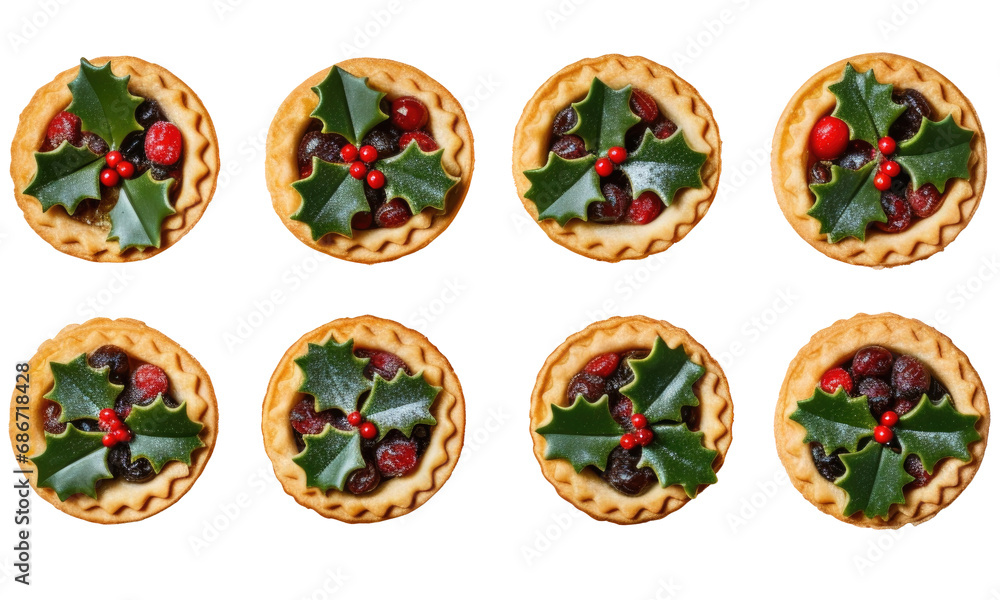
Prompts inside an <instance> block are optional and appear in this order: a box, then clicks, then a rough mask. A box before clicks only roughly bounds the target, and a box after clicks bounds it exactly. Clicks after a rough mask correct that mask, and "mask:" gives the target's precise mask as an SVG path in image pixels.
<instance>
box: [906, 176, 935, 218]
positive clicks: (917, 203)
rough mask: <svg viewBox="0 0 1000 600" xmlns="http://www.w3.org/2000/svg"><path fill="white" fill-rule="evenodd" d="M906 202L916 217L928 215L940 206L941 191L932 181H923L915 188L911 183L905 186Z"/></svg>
mask: <svg viewBox="0 0 1000 600" xmlns="http://www.w3.org/2000/svg"><path fill="white" fill-rule="evenodd" d="M906 202H907V203H908V204H909V205H910V208H911V209H913V213H914V214H915V215H917V216H918V217H921V218H924V217H929V216H931V215H933V214H934V213H936V212H937V210H938V208H940V207H941V193H940V192H938V191H937V188H936V187H934V184H933V183H925V184H924V185H922V186H920V187H919V188H917V189H915V190H914V189H913V184H912V183H911V184H910V185H908V186H906Z"/></svg>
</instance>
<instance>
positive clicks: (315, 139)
mask: <svg viewBox="0 0 1000 600" xmlns="http://www.w3.org/2000/svg"><path fill="white" fill-rule="evenodd" d="M346 145H347V140H346V139H344V138H343V137H342V136H340V135H338V134H336V133H320V132H319V131H308V132H306V134H305V135H304V136H302V141H300V142H299V150H298V153H297V155H296V158H297V159H298V163H299V176H300V177H308V176H309V175H311V174H312V159H313V157H314V156H315V157H317V158H319V159H320V160H322V161H325V162H328V163H334V162H344V161H343V159H342V158H341V156H340V149H341V148H343V147H344V146H346Z"/></svg>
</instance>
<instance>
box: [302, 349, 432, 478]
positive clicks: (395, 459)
mask: <svg viewBox="0 0 1000 600" xmlns="http://www.w3.org/2000/svg"><path fill="white" fill-rule="evenodd" d="M354 355H355V356H356V357H358V358H367V359H368V364H366V365H365V370H364V376H365V378H366V379H368V380H369V381H372V380H373V379H374V378H375V375H379V376H380V377H381V378H382V379H385V380H386V381H391V380H392V379H393V378H394V377H396V375H397V374H398V373H399V371H400V370H402V371H403V372H404V373H406V375H410V376H412V375H413V372H412V371H411V370H410V367H409V366H408V365H407V364H406V363H405V362H403V359H401V358H400V357H398V356H396V355H395V354H392V353H391V352H384V351H381V350H369V349H365V348H355V349H354ZM368 394H369V392H365V393H364V394H362V395H361V397H360V398H359V399H358V408H359V409H360V407H361V406H363V405H364V404H365V401H366V400H367V399H368ZM289 422H290V424H291V427H292V434H293V435H294V436H295V443H296V446H297V447H298V451H299V452H302V450H304V449H305V447H306V445H305V440H304V439H303V437H302V436H303V435H317V434H320V433H322V432H323V430H324V429H325V428H326V426H327V425H330V426H332V427H334V428H336V429H339V430H341V431H353V430H354V429H358V430H359V432H360V434H361V454H362V456H363V457H364V461H365V466H364V467H363V468H361V469H357V470H356V471H354V472H353V473H351V475H350V476H349V477H348V478H347V483H346V485H345V486H344V488H345V490H347V491H349V492H351V493H352V494H356V495H360V494H366V493H368V492H371V491H372V490H374V489H375V488H376V487H378V485H379V483H381V482H382V481H384V480H386V479H390V478H393V477H402V476H404V475H408V474H410V473H412V472H413V471H414V469H416V467H417V464H418V463H419V462H420V458H421V457H422V456H423V455H424V452H426V451H427V447H428V445H429V444H430V439H431V428H430V427H429V426H427V425H423V424H419V425H415V426H414V427H413V431H412V433H411V435H410V436H409V437H406V436H405V435H403V434H402V433H400V432H399V431H398V430H395V429H394V430H392V431H390V432H389V433H388V434H386V436H385V437H383V438H382V439H381V440H378V441H376V440H377V431H376V430H375V428H374V426H372V424H371V423H367V422H364V419H363V417H362V416H361V413H360V412H352V413H350V414H344V412H343V411H341V410H339V409H336V408H331V409H329V410H324V411H322V412H316V402H315V399H314V398H313V397H312V396H305V397H304V398H302V399H301V400H300V401H299V402H298V403H297V404H296V405H295V406H294V407H293V408H292V411H291V413H290V414H289ZM366 427H367V428H366Z"/></svg>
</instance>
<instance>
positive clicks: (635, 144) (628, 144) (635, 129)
mask: <svg viewBox="0 0 1000 600" xmlns="http://www.w3.org/2000/svg"><path fill="white" fill-rule="evenodd" d="M647 131H649V125H646V124H645V123H639V124H638V125H633V126H632V128H631V129H629V130H628V131H627V132H625V150H627V151H628V152H629V153H632V152H635V151H636V150H638V149H639V146H641V145H642V139H643V138H644V137H646V132H647Z"/></svg>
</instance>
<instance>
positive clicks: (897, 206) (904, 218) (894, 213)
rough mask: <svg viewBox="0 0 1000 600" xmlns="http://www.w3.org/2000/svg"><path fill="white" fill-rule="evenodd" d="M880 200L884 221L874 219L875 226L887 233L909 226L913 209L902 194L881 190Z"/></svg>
mask: <svg viewBox="0 0 1000 600" xmlns="http://www.w3.org/2000/svg"><path fill="white" fill-rule="evenodd" d="M879 175H881V173H879ZM880 201H881V203H882V210H883V211H885V223H880V222H878V221H876V222H875V227H877V228H879V229H881V230H882V231H885V232H887V233H897V232H899V231H903V230H904V229H906V228H907V227H909V226H910V223H911V222H912V221H913V211H912V210H910V205H909V204H907V203H906V200H905V199H904V198H903V197H902V196H900V195H899V194H897V193H895V192H883V193H882V197H881V198H880Z"/></svg>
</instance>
